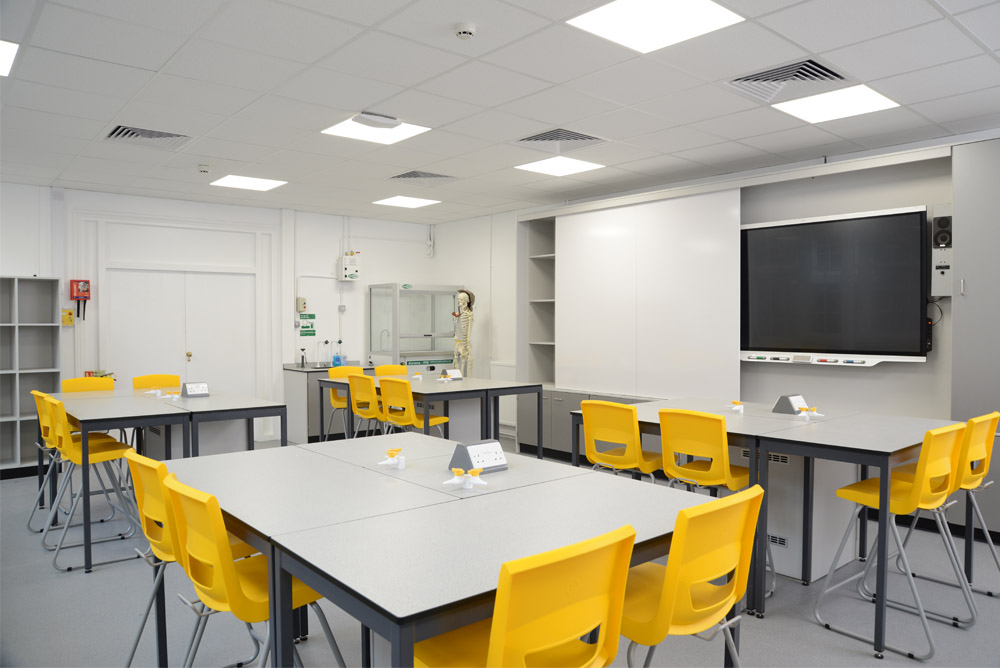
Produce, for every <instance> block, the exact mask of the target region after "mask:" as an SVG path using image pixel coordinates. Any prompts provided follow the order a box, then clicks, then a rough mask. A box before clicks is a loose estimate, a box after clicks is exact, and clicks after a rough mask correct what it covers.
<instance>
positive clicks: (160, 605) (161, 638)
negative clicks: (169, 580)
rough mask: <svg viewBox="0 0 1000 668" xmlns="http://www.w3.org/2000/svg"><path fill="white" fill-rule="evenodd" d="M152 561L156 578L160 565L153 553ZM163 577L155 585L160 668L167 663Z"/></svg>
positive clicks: (157, 663) (157, 654)
mask: <svg viewBox="0 0 1000 668" xmlns="http://www.w3.org/2000/svg"><path fill="white" fill-rule="evenodd" d="M153 563H154V564H156V565H157V568H154V569H153V580H154V582H155V581H156V580H157V577H156V576H157V575H158V573H159V569H160V568H162V566H160V563H161V562H160V560H159V559H157V558H156V555H153ZM163 580H164V578H162V577H161V578H159V584H158V586H157V587H156V601H155V604H156V665H157V666H160V668H166V666H168V665H169V662H168V661H167V595H166V590H165V587H164V585H163Z"/></svg>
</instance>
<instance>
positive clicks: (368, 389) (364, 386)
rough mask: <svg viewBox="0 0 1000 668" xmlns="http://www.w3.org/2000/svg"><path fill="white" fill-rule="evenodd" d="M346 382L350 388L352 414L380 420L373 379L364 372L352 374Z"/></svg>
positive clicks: (380, 412)
mask: <svg viewBox="0 0 1000 668" xmlns="http://www.w3.org/2000/svg"><path fill="white" fill-rule="evenodd" d="M347 384H348V385H349V386H350V388H351V410H352V411H353V412H354V414H355V415H357V416H359V417H362V418H364V419H366V420H369V419H375V420H381V419H382V410H381V409H380V408H379V404H378V393H377V391H376V390H375V379H374V378H372V377H371V376H366V375H364V374H360V375H353V374H352V375H350V376H348V377H347Z"/></svg>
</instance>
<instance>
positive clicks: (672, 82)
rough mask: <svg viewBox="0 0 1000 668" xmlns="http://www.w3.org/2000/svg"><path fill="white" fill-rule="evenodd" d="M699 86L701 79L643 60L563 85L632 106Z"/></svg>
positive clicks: (626, 62) (612, 67) (628, 62)
mask: <svg viewBox="0 0 1000 668" xmlns="http://www.w3.org/2000/svg"><path fill="white" fill-rule="evenodd" d="M651 82H655V84H654V85H651ZM703 83H704V82H703V81H702V80H701V79H698V78H696V77H693V76H691V75H690V74H685V73H684V72H681V71H679V70H677V69H674V68H673V67H671V66H669V65H667V64H665V63H661V62H659V61H657V60H654V59H653V58H650V57H648V56H645V57H641V58H633V59H632V60H626V61H625V62H624V63H620V64H618V65H612V66H611V67H608V68H605V69H603V70H599V71H597V72H594V73H593V74H586V75H584V76H582V77H579V78H577V79H574V80H572V81H569V82H567V83H566V84H565V85H566V87H567V88H572V89H573V90H578V91H580V92H582V93H586V94H588V95H593V96H594V97H599V98H602V99H605V100H610V101H611V102H614V103H616V104H624V105H633V104H638V103H640V102H645V101H646V100H651V99H653V98H655V97H661V96H663V95H665V94H666V93H670V92H673V91H678V90H683V89H685V88H694V87H695V86H700V85H702V84H703Z"/></svg>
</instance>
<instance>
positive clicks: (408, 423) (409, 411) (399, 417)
mask: <svg viewBox="0 0 1000 668" xmlns="http://www.w3.org/2000/svg"><path fill="white" fill-rule="evenodd" d="M379 387H380V388H381V389H382V410H383V413H384V415H385V420H386V422H387V423H388V424H389V425H394V426H396V427H400V428H401V429H404V430H405V429H406V428H407V427H413V428H414V429H416V430H417V431H423V430H424V416H423V414H418V413H417V410H416V408H414V406H413V388H412V386H411V385H410V381H409V380H406V379H404V378H381V379H379ZM447 421H448V418H447V417H445V416H444V415H430V416H428V422H429V423H430V426H431V427H437V428H438V431H440V432H441V438H444V427H443V426H442V425H444V423H446V422H447Z"/></svg>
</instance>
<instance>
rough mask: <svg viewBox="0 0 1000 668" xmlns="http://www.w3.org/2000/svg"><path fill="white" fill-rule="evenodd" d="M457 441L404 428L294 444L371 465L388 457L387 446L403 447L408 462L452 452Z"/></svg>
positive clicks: (337, 457) (355, 463)
mask: <svg viewBox="0 0 1000 668" xmlns="http://www.w3.org/2000/svg"><path fill="white" fill-rule="evenodd" d="M456 445H458V441H448V440H445V439H443V438H438V437H436V436H430V435H428V434H419V433H417V432H412V431H408V432H404V433H401V434H388V435H385V436H368V437H366V438H344V439H339V440H335V441H322V442H319V443H309V444H302V445H297V446H295V447H298V448H303V449H305V450H310V451H312V452H317V453H319V454H322V455H326V456H327V457H333V458H334V459H339V460H341V461H344V462H348V463H350V464H354V465H355V466H362V467H365V466H369V465H371V464H375V463H378V462H380V461H382V460H383V459H385V452H386V450H390V449H393V448H402V449H403V454H404V455H405V456H406V459H407V462H411V461H415V460H417V459H421V458H424V457H440V456H443V455H448V456H451V453H453V452H454V451H455V446H456Z"/></svg>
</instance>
